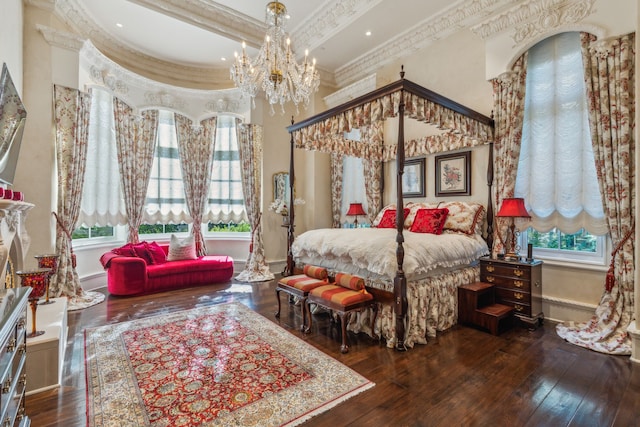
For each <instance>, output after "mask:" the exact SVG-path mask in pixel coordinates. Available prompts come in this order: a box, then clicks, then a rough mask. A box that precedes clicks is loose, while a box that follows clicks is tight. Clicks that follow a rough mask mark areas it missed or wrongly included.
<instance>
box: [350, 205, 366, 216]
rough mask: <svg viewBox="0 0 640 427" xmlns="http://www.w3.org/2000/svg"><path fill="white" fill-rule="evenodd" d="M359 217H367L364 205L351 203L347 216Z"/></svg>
mask: <svg viewBox="0 0 640 427" xmlns="http://www.w3.org/2000/svg"><path fill="white" fill-rule="evenodd" d="M354 215H355V216H357V215H366V213H365V211H364V209H363V207H362V203H351V204H349V210H348V211H347V216H354Z"/></svg>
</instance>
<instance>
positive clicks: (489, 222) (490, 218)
mask: <svg viewBox="0 0 640 427" xmlns="http://www.w3.org/2000/svg"><path fill="white" fill-rule="evenodd" d="M487 186H488V187H489V197H488V200H487V246H489V252H490V253H491V254H492V255H493V201H492V200H493V195H492V194H491V193H492V192H493V142H490V143H489V161H488V164H487Z"/></svg>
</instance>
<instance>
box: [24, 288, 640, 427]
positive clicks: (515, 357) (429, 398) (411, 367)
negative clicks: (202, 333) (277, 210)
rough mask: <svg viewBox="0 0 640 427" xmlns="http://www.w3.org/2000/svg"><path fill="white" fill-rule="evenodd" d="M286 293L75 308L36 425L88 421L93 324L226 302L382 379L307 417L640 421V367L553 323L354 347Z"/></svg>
mask: <svg viewBox="0 0 640 427" xmlns="http://www.w3.org/2000/svg"><path fill="white" fill-rule="evenodd" d="M105 292H106V291H105ZM282 300H283V301H282V303H283V307H282V313H281V318H280V319H276V318H275V317H274V312H275V310H276V306H277V304H276V297H275V282H269V283H260V284H241V283H229V284H224V285H216V286H207V287H199V288H191V289H183V290H180V291H173V292H163V293H158V294H155V295H147V296H141V297H129V298H123V297H113V296H107V298H106V300H105V302H104V303H102V304H99V305H96V306H94V307H90V308H87V309H85V310H80V311H77V312H70V313H69V316H68V325H69V331H68V336H69V337H68V342H67V352H66V356H65V369H64V372H63V384H62V387H60V388H58V389H55V390H49V391H46V392H43V393H39V394H34V395H31V396H28V397H27V399H26V407H27V414H28V415H29V416H30V417H31V419H32V425H33V426H38V427H48V426H61V427H76V426H85V425H86V418H85V410H86V401H85V393H86V391H85V389H86V386H85V378H84V347H83V346H84V329H85V328H91V327H97V326H102V325H106V324H111V323H118V322H123V321H129V320H134V319H140V318H145V317H149V316H154V315H165V314H167V313H172V312H175V311H179V310H186V309H190V308H194V307H203V306H209V305H214V304H221V303H224V302H229V301H237V302H241V303H243V304H245V305H247V306H248V307H250V308H252V309H254V310H255V311H257V312H258V313H260V314H262V315H263V316H265V317H266V318H267V319H268V320H269V321H273V322H275V323H276V324H278V325H280V326H281V327H282V328H284V329H286V330H288V331H289V332H291V333H292V334H293V335H295V336H297V337H299V338H301V339H303V340H304V341H306V342H308V343H309V344H310V345H312V346H314V347H316V348H318V349H320V350H321V351H323V352H325V353H326V354H328V355H329V356H331V357H334V358H335V359H336V360H338V361H340V362H341V363H344V364H345V365H347V366H349V367H351V368H352V369H354V370H355V371H357V372H359V373H360V374H361V375H363V376H365V377H366V378H368V379H369V380H371V381H373V382H375V383H376V386H375V387H374V388H372V389H370V390H367V391H366V392H363V393H361V394H359V395H357V396H354V397H353V398H351V399H349V400H348V401H347V402H345V403H342V404H340V405H338V406H336V407H335V408H333V409H332V410H331V411H329V412H326V413H323V414H320V415H318V416H316V417H314V418H312V419H311V420H309V421H308V422H307V423H305V425H306V426H327V427H339V426H351V425H367V426H368V425H371V426H438V425H443V426H444V425H446V426H450V425H465V426H474V425H478V426H487V425H492V426H522V425H535V426H547V425H553V426H568V425H572V426H582V425H584V426H590V425H620V426H632V425H637V424H634V423H637V419H638V414H639V411H640V407H639V406H640V365H638V364H633V363H631V362H629V359H628V357H626V358H625V357H620V356H607V355H601V354H599V353H594V352H592V351H589V350H586V349H583V348H580V347H576V346H573V345H571V344H568V343H566V342H564V341H563V340H562V339H560V338H558V336H557V334H556V333H555V327H554V325H553V324H552V323H549V322H545V324H544V325H543V326H542V327H540V328H538V329H537V330H535V331H529V330H528V329H526V328H523V327H516V328H513V329H512V330H510V331H507V332H505V333H503V334H502V335H500V336H493V335H491V334H488V333H486V332H483V331H480V330H477V329H473V328H470V327H465V326H454V327H453V328H451V329H450V330H448V331H445V332H442V333H439V334H438V336H437V337H435V338H432V339H430V340H429V343H428V344H426V345H416V346H415V348H413V349H410V350H409V351H407V352H397V351H396V350H394V349H391V348H387V347H386V345H385V343H384V342H379V341H377V340H375V339H373V338H370V337H368V336H366V335H364V334H358V335H356V334H352V333H350V334H349V337H348V338H349V344H350V351H349V353H347V354H342V353H340V339H341V337H340V328H339V327H338V325H337V324H332V323H331V322H330V321H329V316H328V315H326V314H318V315H314V327H313V330H312V332H311V333H310V334H308V335H305V334H303V333H301V332H300V329H299V328H300V324H301V321H302V318H301V315H300V307H299V306H289V304H288V302H287V301H286V299H285V298H283V299H282ZM578 371H579V372H582V373H579V372H578ZM602 405H606V409H602V408H600V406H602ZM594 421H596V422H597V424H594Z"/></svg>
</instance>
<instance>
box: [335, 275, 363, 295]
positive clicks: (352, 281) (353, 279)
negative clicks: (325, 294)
mask: <svg viewBox="0 0 640 427" xmlns="http://www.w3.org/2000/svg"><path fill="white" fill-rule="evenodd" d="M336 285H338V286H342V287H343V288H347V289H351V290H354V291H361V290H363V289H364V279H363V278H362V277H358V276H352V275H351V274H346V273H337V274H336Z"/></svg>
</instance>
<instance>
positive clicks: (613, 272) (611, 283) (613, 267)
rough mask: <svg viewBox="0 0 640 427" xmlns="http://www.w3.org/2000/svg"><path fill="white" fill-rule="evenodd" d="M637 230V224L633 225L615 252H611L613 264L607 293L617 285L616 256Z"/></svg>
mask: <svg viewBox="0 0 640 427" xmlns="http://www.w3.org/2000/svg"><path fill="white" fill-rule="evenodd" d="M635 228H636V226H635V224H634V225H632V226H631V228H630V229H629V231H628V232H627V234H625V236H624V238H623V239H622V240H620V242H619V243H618V244H617V245H616V248H615V249H614V250H613V252H611V264H609V270H608V271H607V277H606V280H605V289H606V291H607V292H611V290H612V289H613V286H614V285H615V284H616V275H615V261H616V254H617V253H618V251H619V250H620V249H622V245H624V244H625V243H626V242H627V240H629V238H630V237H631V235H632V234H633V232H634V230H635Z"/></svg>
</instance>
